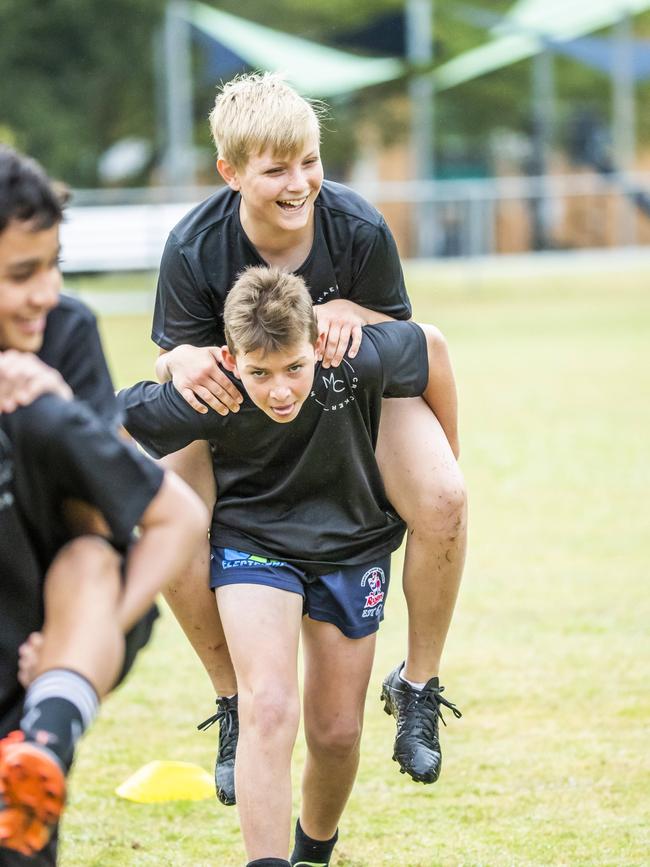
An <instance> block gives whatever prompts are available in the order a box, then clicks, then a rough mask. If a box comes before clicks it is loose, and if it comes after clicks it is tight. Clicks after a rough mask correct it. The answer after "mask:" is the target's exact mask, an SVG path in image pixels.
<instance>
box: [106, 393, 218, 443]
mask: <svg viewBox="0 0 650 867" xmlns="http://www.w3.org/2000/svg"><path fill="white" fill-rule="evenodd" d="M117 402H118V405H119V406H120V409H121V410H122V413H123V416H124V427H125V428H126V430H127V431H128V433H129V434H130V435H131V436H132V437H133V439H134V440H136V442H138V443H139V444H140V445H141V446H142V447H143V448H144V449H145V451H146V452H147V453H148V454H150V455H151V456H152V457H154V458H156V459H160V458H163V457H165V456H166V455H169V454H172V453H173V452H177V451H179V450H180V449H183V448H185V447H186V446H188V445H189V444H190V443H193V442H195V441H196V440H209V439H211V438H212V436H214V435H216V434H217V433H218V430H219V421H220V419H221V418H222V416H221V415H216V414H215V413H208V414H200V413H197V412H195V411H194V410H193V409H192V408H191V407H190V406H189V404H188V403H187V402H186V401H185V400H184V399H183V398H182V397H181V395H180V394H179V393H178V392H177V391H176V389H175V388H174V386H173V384H172V383H171V382H165V383H163V384H162V385H160V384H159V383H155V382H139V383H136V385H132V386H131V387H130V388H125V389H122V391H120V392H118V395H117Z"/></svg>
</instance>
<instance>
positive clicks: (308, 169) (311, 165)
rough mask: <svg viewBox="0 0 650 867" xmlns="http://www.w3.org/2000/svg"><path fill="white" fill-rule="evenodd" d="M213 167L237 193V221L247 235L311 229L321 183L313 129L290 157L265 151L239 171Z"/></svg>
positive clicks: (222, 164) (222, 163) (220, 163)
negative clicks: (239, 201)
mask: <svg viewBox="0 0 650 867" xmlns="http://www.w3.org/2000/svg"><path fill="white" fill-rule="evenodd" d="M217 166H218V168H219V171H220V173H221V175H222V176H223V177H224V179H225V180H226V182H227V183H228V184H229V186H230V187H231V188H232V189H233V190H237V191H239V192H240V193H241V197H242V204H241V211H240V214H241V221H242V225H243V226H244V229H245V230H246V231H247V232H248V234H249V235H250V234H255V233H256V232H260V231H263V232H272V233H277V232H278V231H279V232H300V231H301V230H304V229H306V228H308V227H310V226H311V223H312V219H313V213H314V201H315V199H316V197H317V196H318V193H319V192H320V188H321V185H322V183H323V166H322V163H321V161H320V148H319V137H318V130H317V128H316V127H315V126H314V129H312V130H311V131H310V133H309V135H307V137H306V139H305V142H304V144H303V145H302V146H301V147H300V148H299V149H298V151H297V152H296V153H295V154H293V155H291V156H278V154H276V153H274V152H272V151H271V150H270V149H267V150H265V151H262V152H261V153H260V154H257V155H256V156H251V157H250V158H249V160H248V162H247V163H246V165H245V166H244V167H243V168H241V169H234V168H233V167H232V166H231V165H230V164H228V163H227V162H226V161H225V160H223V159H220V160H219V161H218V163H217ZM251 229H252V233H251V231H250V230H251Z"/></svg>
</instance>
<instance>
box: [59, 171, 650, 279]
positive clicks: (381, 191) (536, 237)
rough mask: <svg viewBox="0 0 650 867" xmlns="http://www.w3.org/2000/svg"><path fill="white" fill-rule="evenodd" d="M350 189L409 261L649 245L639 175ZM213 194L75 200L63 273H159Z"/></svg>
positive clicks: (170, 192) (91, 194)
mask: <svg viewBox="0 0 650 867" xmlns="http://www.w3.org/2000/svg"><path fill="white" fill-rule="evenodd" d="M355 187H356V189H357V190H358V191H359V192H360V193H361V194H362V195H364V196H365V197H366V198H368V199H369V200H370V201H372V202H373V203H375V204H376V205H377V207H379V209H380V210H382V211H384V212H385V213H386V216H387V220H388V223H389V225H390V226H391V228H392V229H393V231H394V233H395V236H396V238H397V242H398V246H399V247H400V252H401V253H402V255H403V256H405V257H417V256H418V255H425V256H440V257H454V256H467V257H474V256H483V255H491V254H495V253H500V252H524V251H526V250H530V249H535V248H536V247H547V248H551V249H580V248H606V247H612V246H626V245H634V244H645V243H648V244H650V219H649V218H648V216H647V215H646V214H647V210H646V206H647V204H648V203H650V174H645V173H636V174H629V175H612V176H608V177H603V176H600V175H597V174H582V175H562V176H560V175H551V176H546V177H539V178H530V177H502V178H489V179H480V180H453V181H426V182H422V181H382V182H363V183H358V184H356V185H355ZM213 189H214V188H210V187H202V188H190V189H164V188H152V189H138V190H133V189H131V190H80V191H76V192H75V193H74V196H73V199H72V205H71V207H70V208H69V209H68V211H67V216H66V220H65V223H64V225H63V228H62V246H63V259H64V265H63V267H64V271H66V272H68V273H78V272H83V271H130V270H145V269H146V270H155V269H156V268H157V267H158V263H159V261H160V256H161V253H162V249H163V246H164V243H165V239H166V237H167V235H168V233H169V231H170V229H171V228H172V227H173V226H174V225H175V224H176V222H178V220H179V219H180V218H181V217H182V216H183V214H184V213H186V211H187V210H189V208H190V207H192V206H193V205H194V204H195V203H196V202H199V201H200V200H201V199H203V198H205V197H206V196H208V195H209V194H210V193H211V192H212V190H213ZM646 190H647V191H649V193H648V194H646V193H645V191H646ZM644 196H646V198H645V199H644ZM635 200H636V202H637V203H636V204H635ZM639 201H640V202H641V204H642V206H643V207H642V208H641V209H640V208H639V207H638V206H637V204H638V203H639ZM422 220H426V221H430V222H431V228H432V231H431V232H430V233H429V235H430V239H431V241H430V248H429V249H422V248H421V247H420V249H418V242H417V241H416V240H415V238H416V237H417V235H418V232H417V229H418V222H420V223H421V222H422Z"/></svg>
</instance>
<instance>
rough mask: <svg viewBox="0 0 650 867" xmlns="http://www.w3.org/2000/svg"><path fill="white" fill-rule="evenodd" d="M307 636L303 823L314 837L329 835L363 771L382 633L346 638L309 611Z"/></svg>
mask: <svg viewBox="0 0 650 867" xmlns="http://www.w3.org/2000/svg"><path fill="white" fill-rule="evenodd" d="M302 636H303V651H304V658H305V686H304V710H305V737H306V739H307V758H306V762H305V769H304V773H303V779H302V805H301V809H300V825H301V827H302V830H303V831H304V833H305V834H307V835H308V836H309V837H311V838H312V839H313V840H329V839H330V838H331V837H333V836H334V834H335V833H336V829H337V825H338V822H339V819H340V818H341V815H342V813H343V810H344V808H345V805H346V803H347V800H348V797H349V795H350V792H351V791H352V786H353V784H354V780H355V777H356V774H357V768H358V765H359V746H360V742H361V729H362V726H363V711H364V705H365V698H366V693H367V691H368V681H369V679H370V672H371V669H372V661H373V657H374V652H375V639H376V634H373V635H369V636H366V637H365V638H357V639H352V638H346V636H345V635H343V633H342V632H341V631H340V630H339V629H337V627H336V626H334V625H333V624H331V623H321V622H318V621H316V620H311V619H310V618H309V617H305V619H304V621H303V630H302Z"/></svg>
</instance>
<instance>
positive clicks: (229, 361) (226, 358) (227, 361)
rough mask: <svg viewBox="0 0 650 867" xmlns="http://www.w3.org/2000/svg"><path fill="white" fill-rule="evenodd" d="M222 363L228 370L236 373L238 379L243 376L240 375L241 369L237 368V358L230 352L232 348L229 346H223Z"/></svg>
mask: <svg viewBox="0 0 650 867" xmlns="http://www.w3.org/2000/svg"><path fill="white" fill-rule="evenodd" d="M221 363H222V364H223V366H224V367H225V368H226V370H229V371H230V372H231V373H234V374H235V376H236V377H237V379H241V376H240V375H239V371H238V370H237V359H236V358H235V356H234V355H233V354H232V353H231V352H230V350H229V349H228V347H227V346H222V347H221Z"/></svg>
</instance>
